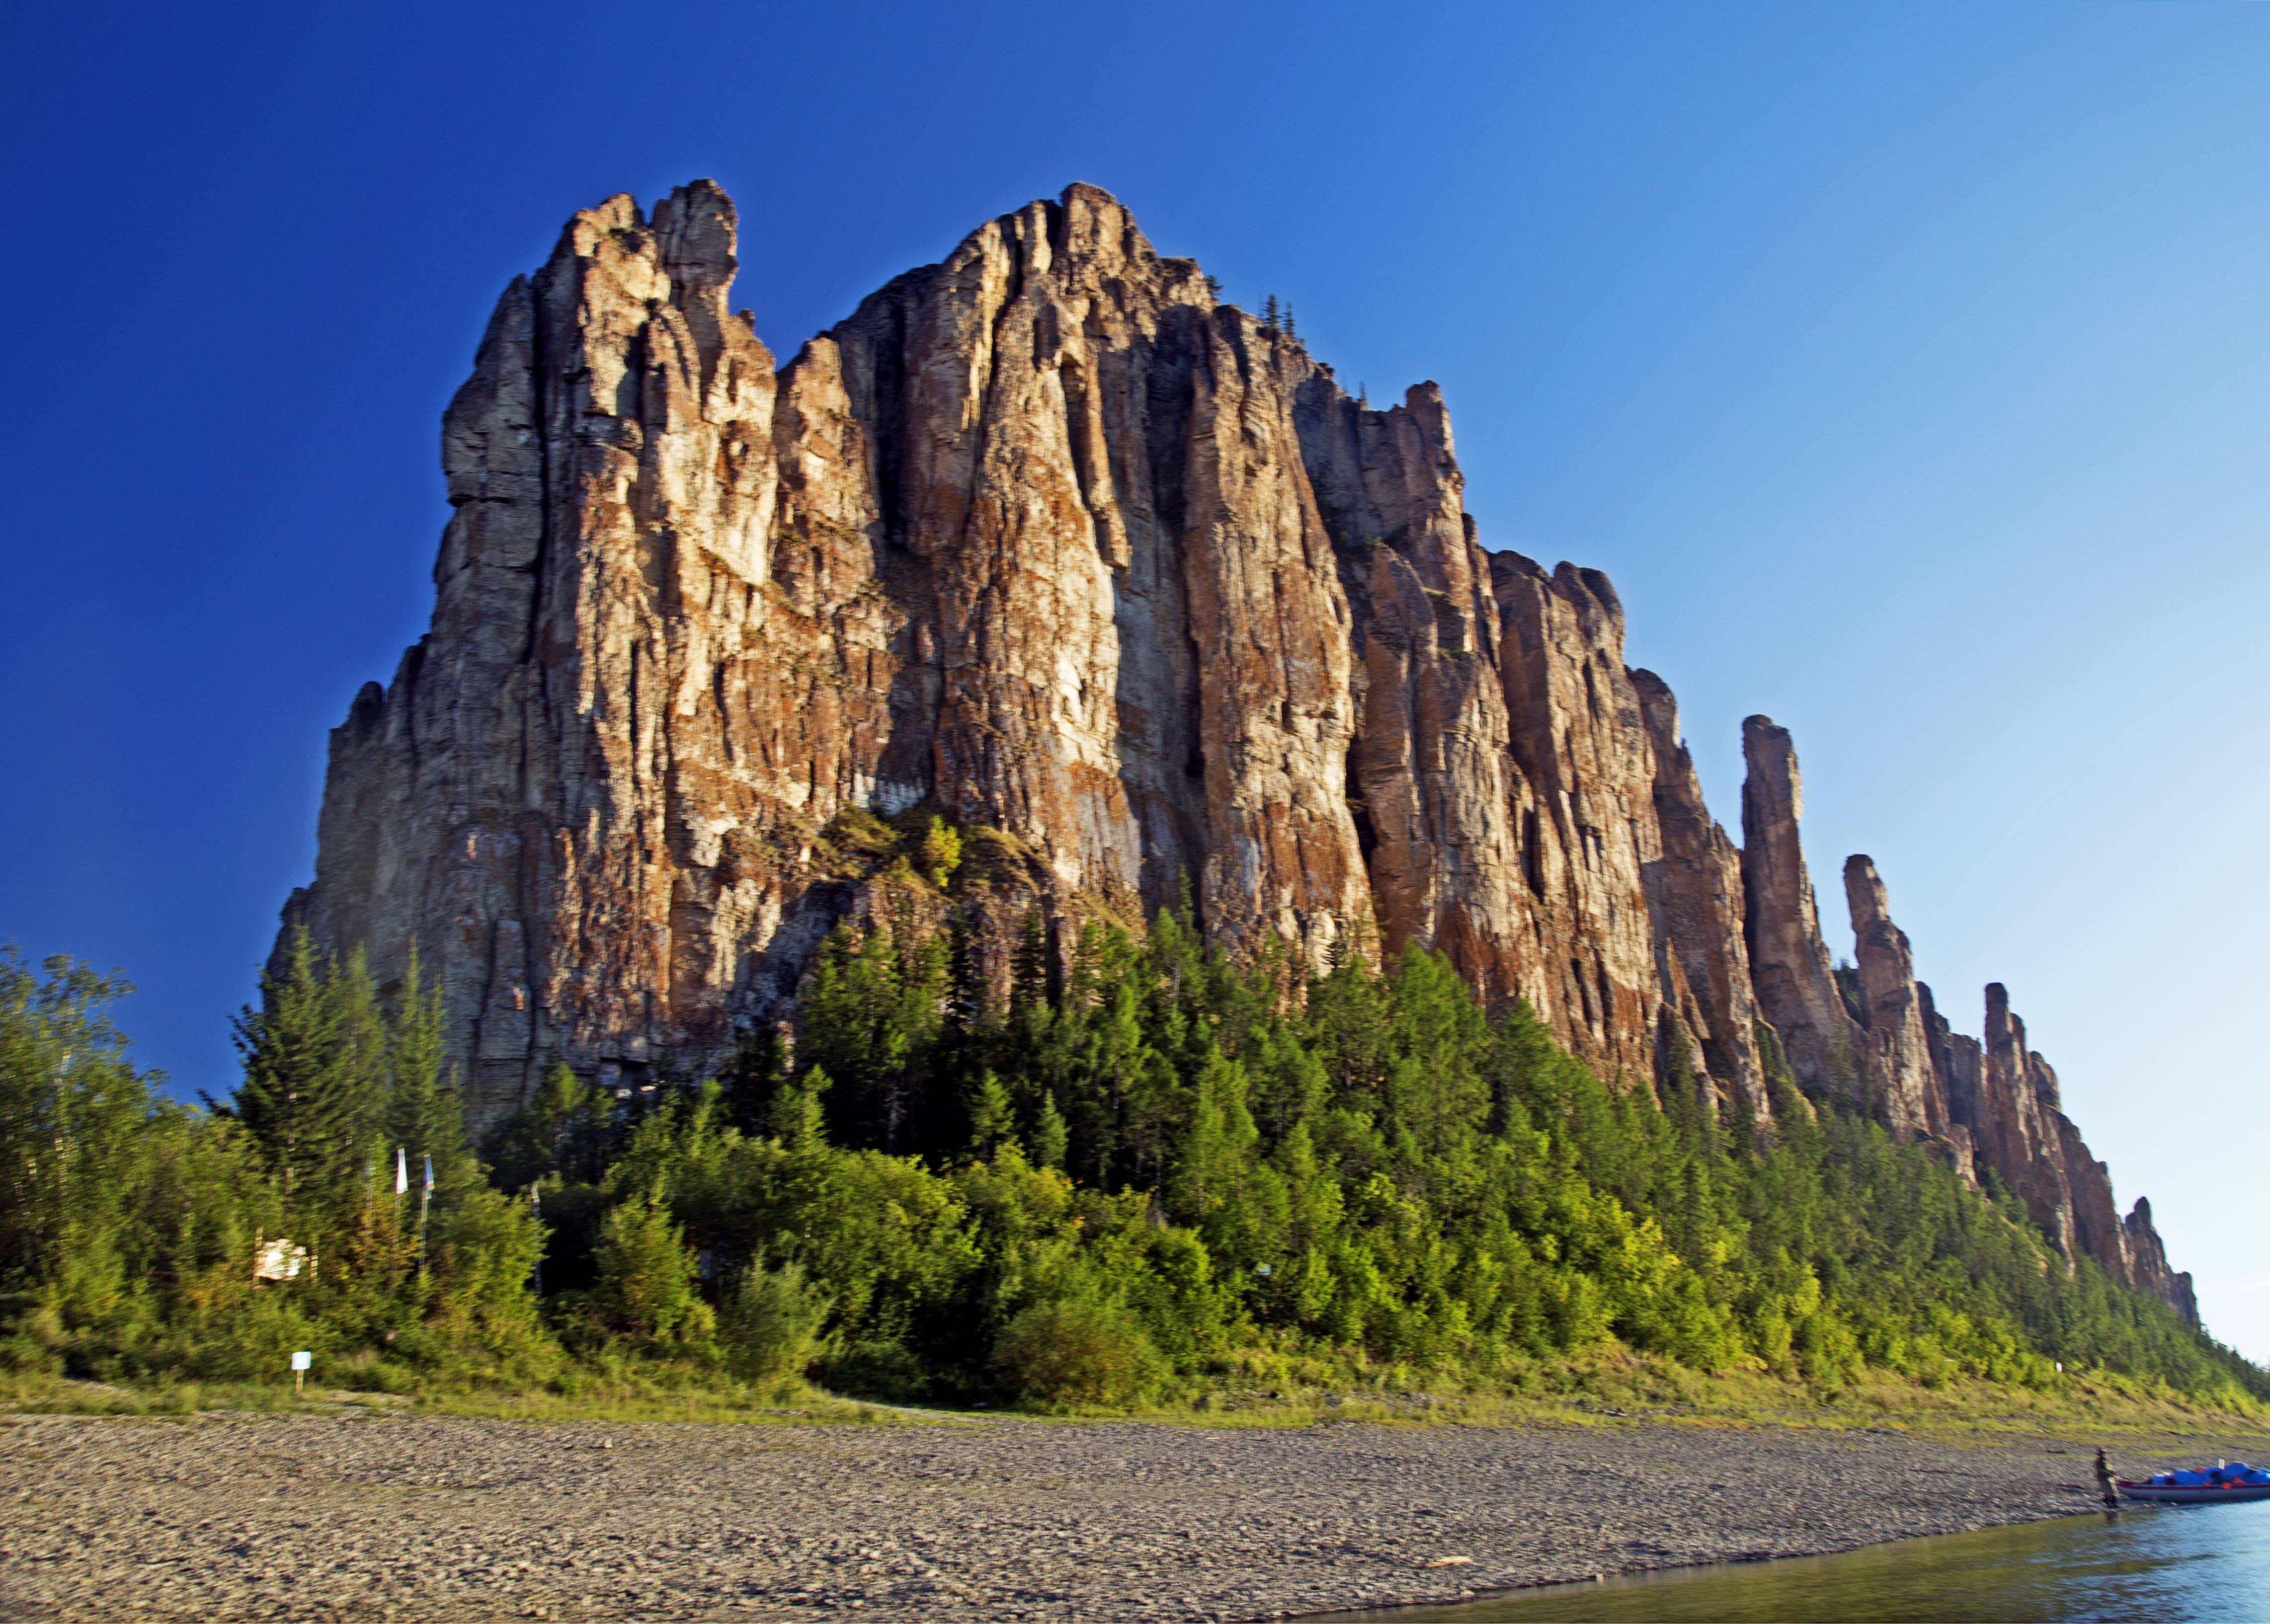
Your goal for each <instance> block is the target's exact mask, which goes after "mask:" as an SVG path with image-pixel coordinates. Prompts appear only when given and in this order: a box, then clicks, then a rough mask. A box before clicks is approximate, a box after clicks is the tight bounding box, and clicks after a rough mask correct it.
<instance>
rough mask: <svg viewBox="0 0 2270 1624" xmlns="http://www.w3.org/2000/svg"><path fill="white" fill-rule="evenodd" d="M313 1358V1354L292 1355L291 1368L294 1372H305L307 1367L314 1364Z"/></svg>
mask: <svg viewBox="0 0 2270 1624" xmlns="http://www.w3.org/2000/svg"><path fill="white" fill-rule="evenodd" d="M314 1362H315V1355H314V1354H313V1353H305V1352H301V1353H294V1354H293V1355H292V1368H293V1369H294V1370H305V1369H306V1368H308V1366H309V1365H311V1364H313V1363H314Z"/></svg>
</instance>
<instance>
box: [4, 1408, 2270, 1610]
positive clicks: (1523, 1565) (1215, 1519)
mask: <svg viewBox="0 0 2270 1624" xmlns="http://www.w3.org/2000/svg"><path fill="white" fill-rule="evenodd" d="M2084 1442H2085V1441H2083V1440H2081V1439H2078V1438H2073V1439H2059V1438H2041V1437H2010V1436H1996V1437H1993V1438H1992V1439H1991V1440H1989V1439H1987V1438H1984V1437H1981V1436H1977V1435H1971V1436H1968V1437H1963V1436H1955V1437H1945V1438H1925V1437H1917V1436H1911V1435H1906V1434H1903V1433H1895V1432H1830V1431H1815V1430H1809V1429H1801V1428H1780V1427H1774V1428H1756V1429H1736V1428H1722V1427H1701V1426H1687V1425H1672V1424H1661V1425H1651V1426H1635V1427H1537V1428H1479V1427H1380V1426H1373V1425H1360V1424H1342V1425H1332V1426H1316V1427H1302V1428H1297V1429H1288V1430H1265V1429H1259V1428H1255V1429H1232V1430H1223V1429H1211V1430H1209V1429H1198V1428H1191V1427H1167V1426H1154V1425H1143V1424H1135V1423H1083V1424H1077V1425H1071V1424H1067V1425H1046V1424H1040V1423H1034V1422H1025V1421H1013V1420H1002V1421H998V1422H986V1423H981V1424H976V1425H969V1426H906V1427H795V1426H783V1427H664V1426H617V1427H575V1426H538V1425H523V1424H516V1423H511V1422H502V1421H477V1420H420V1419H412V1418H407V1417H390V1418H380V1417H372V1418H370V1419H344V1418H342V1419H334V1418H330V1417H289V1418H287V1417H252V1416H245V1417H227V1418H199V1419H197V1420H195V1421H193V1422H188V1423H183V1422H177V1421H159V1420H98V1419H82V1418H73V1417H47V1416H30V1417H16V1418H8V1424H7V1425H5V1426H0V1617H4V1618H7V1619H11V1620H17V1619H22V1620H103V1621H104V1624H110V1621H112V1620H120V1619H127V1618H132V1619H180V1620H188V1619H196V1620H201V1621H207V1620H210V1621H215V1624H217V1621H219V1620H234V1619H295V1620H296V1619H335V1618H336V1619H348V1618H352V1619H353V1620H358V1624H361V1621H363V1620H385V1619H397V1620H404V1621H405V1624H426V1621H427V1620H475V1619H482V1620H486V1619H516V1618H537V1619H561V1620H582V1619H590V1620H608V1621H609V1624H615V1621H617V1620H625V1621H627V1620H671V1621H673V1624H676V1621H678V1620H790V1619H809V1618H816V1617H824V1616H849V1615H850V1614H852V1613H857V1616H859V1617H861V1618H866V1619H919V1620H938V1621H940V1624H946V1621H949V1620H1003V1619H1048V1620H1068V1619H1078V1620H1120V1619H1186V1620H1196V1619H1220V1620H1242V1619H1262V1618H1272V1617H1280V1616H1284V1615H1286V1614H1292V1613H1311V1612H1318V1611H1323V1610H1326V1609H1332V1608H1350V1607H1364V1606H1378V1605H1384V1604H1387V1603H1392V1602H1420V1601H1429V1600H1445V1599H1450V1598H1457V1597H1460V1596H1463V1595H1468V1594H1472V1593H1473V1592H1475V1591H1481V1590H1487V1589H1495V1588H1498V1587H1502V1586H1509V1585H1518V1584H1533V1583H1544V1582H1547V1581H1553V1580H1563V1579H1576V1578H1583V1577H1585V1576H1589V1575H1591V1574H1593V1573H1605V1572H1615V1571H1620V1570H1624V1569H1633V1568H1660V1567H1666V1566H1671V1565H1674V1564H1680V1563H1687V1562H1703V1561H1731V1560H1741V1559H1751V1558H1758V1557H1764V1556H1785V1555H1798V1554H1809V1553H1818V1552H1825V1551H1835V1550H1843V1549H1847V1548H1850V1547H1851V1546H1856V1545H1865V1544H1870V1543H1873V1542H1874V1541H1877V1540H1883V1539H1899V1538H1903V1537H1904V1536H1908V1535H1911V1534H1925V1533H1947V1532H1953V1531H1957V1530H1961V1529H1969V1528H1980V1527H1984V1526H1987V1525H1989V1524H2000V1523H2014V1522H2027V1521H2031V1520H2033V1519H2035V1518H2038V1517H2046V1516H2062V1515H2066V1514H2069V1513H2072V1512H2075V1511H2081V1510H2086V1509H2089V1507H2090V1505H2091V1499H2090V1490H2089V1488H2088V1462H2089V1457H2088V1455H2087V1454H2086V1453H2085V1452H2082V1445H2083V1443H2084ZM2056 1450H2067V1451H2072V1452H2069V1453H2063V1454H2059V1453H2053V1452H2052V1451H2056ZM2217 1454H2227V1455H2229V1456H2231V1457H2234V1458H2237V1457H2247V1456H2250V1455H2264V1456H2270V1445H2266V1444H2265V1443H2264V1442H2263V1441H2262V1440H2260V1439H2252V1440H2250V1439H2246V1438H2241V1437H2237V1436H2233V1437H2229V1438H2222V1437H2214V1438H2192V1439H2187V1440H2186V1439H2178V1438H2172V1437H2170V1438H2159V1439H2150V1440H2142V1441H2139V1440H2134V1439H2130V1440H2128V1441H2126V1442H2124V1443H2123V1444H2122V1445H2120V1446H2119V1447H2118V1448H2116V1450H2115V1461H2116V1464H2118V1465H2123V1466H2124V1467H2128V1468H2136V1467H2145V1466H2152V1465H2157V1464H2158V1463H2159V1462H2161V1461H2162V1460H2167V1459H2176V1458H2184V1459H2195V1458H2198V1457H2200V1456H2201V1455H2206V1456H2208V1457H2212V1456H2214V1455H2217Z"/></svg>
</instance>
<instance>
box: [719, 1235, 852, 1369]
mask: <svg viewBox="0 0 2270 1624" xmlns="http://www.w3.org/2000/svg"><path fill="white" fill-rule="evenodd" d="M826 1316H827V1302H826V1301H824V1300H823V1299H822V1298H821V1297H820V1294H819V1293H818V1292H816V1291H814V1290H813V1289H812V1286H811V1284H810V1283H809V1282H808V1281H807V1280H805V1277H804V1266H803V1265H802V1264H794V1263H790V1264H782V1265H781V1266H780V1267H779V1268H777V1269H768V1268H766V1267H765V1266H764V1264H761V1263H753V1264H750V1265H749V1266H748V1268H747V1269H746V1271H745V1272H743V1273H742V1275H741V1279H740V1282H739V1284H738V1287H737V1289H736V1290H735V1291H734V1294H733V1300H732V1304H731V1311H730V1313H729V1314H728V1316H727V1319H726V1325H725V1334H726V1345H727V1347H728V1349H729V1353H730V1357H731V1361H732V1366H733V1368H734V1370H735V1371H736V1372H737V1373H738V1374H739V1375H741V1376H746V1377H747V1378H748V1379H749V1380H750V1381H753V1382H759V1383H766V1384H768V1385H770V1384H777V1383H785V1382H790V1381H793V1380H795V1379H796V1378H797V1377H798V1376H802V1375H803V1374H804V1373H805V1369H806V1368H809V1367H810V1365H811V1363H812V1360H813V1359H814V1358H815V1357H816V1356H817V1355H818V1353H819V1352H820V1321H821V1320H822V1319H823V1318H825V1317H826Z"/></svg>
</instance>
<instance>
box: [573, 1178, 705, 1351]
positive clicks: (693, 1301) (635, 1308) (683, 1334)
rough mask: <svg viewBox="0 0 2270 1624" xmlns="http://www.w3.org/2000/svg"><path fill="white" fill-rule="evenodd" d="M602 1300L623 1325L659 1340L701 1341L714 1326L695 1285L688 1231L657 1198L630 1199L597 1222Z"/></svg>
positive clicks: (646, 1336) (639, 1334) (638, 1334)
mask: <svg viewBox="0 0 2270 1624" xmlns="http://www.w3.org/2000/svg"><path fill="white" fill-rule="evenodd" d="M599 1280H600V1287H599V1294H598V1295H599V1301H600V1302H601V1304H602V1306H604V1307H605V1309H607V1310H608V1311H609V1312H611V1313H612V1315H613V1316H615V1318H616V1319H617V1320H619V1322H620V1323H621V1324H622V1325H623V1326H624V1327H625V1329H627V1330H628V1331H631V1332H633V1333H634V1334H635V1335H637V1336H641V1337H644V1338H647V1339H649V1340H651V1341H655V1342H672V1341H681V1340H683V1341H694V1340H699V1339H703V1338H704V1336H705V1333H706V1332H707V1331H709V1330H710V1328H711V1327H712V1326H713V1325H714V1324H715V1316H713V1315H712V1314H711V1312H710V1309H709V1305H708V1303H706V1302H704V1301H701V1297H700V1295H699V1294H697V1293H696V1291H695V1289H694V1257H693V1254H692V1253H690V1252H689V1251H687V1250H686V1237H685V1232H684V1231H683V1230H682V1229H681V1228H680V1227H679V1225H678V1223H677V1221H676V1220H673V1219H672V1218H671V1215H670V1209H669V1208H668V1207H667V1206H664V1205H663V1204H662V1203H661V1202H659V1201H656V1200H651V1199H649V1200H635V1199H634V1200H630V1201H626V1202H624V1203H623V1204H622V1205H620V1206H618V1207H616V1208H615V1209H614V1210H613V1211H612V1212H609V1213H608V1214H607V1216H606V1220H605V1222H603V1223H602V1224H601V1225H600V1226H599Z"/></svg>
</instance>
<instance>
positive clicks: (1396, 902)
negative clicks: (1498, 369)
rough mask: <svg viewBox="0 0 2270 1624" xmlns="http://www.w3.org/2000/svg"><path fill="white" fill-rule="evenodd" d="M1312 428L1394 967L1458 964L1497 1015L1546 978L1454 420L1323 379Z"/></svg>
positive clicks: (1416, 402) (1309, 387) (1414, 395)
mask: <svg viewBox="0 0 2270 1624" xmlns="http://www.w3.org/2000/svg"><path fill="white" fill-rule="evenodd" d="M1295 420H1296V422H1297V423H1298V424H1299V426H1300V431H1301V449H1302V459H1303V461H1304V463H1306V465H1307V468H1308V471H1309V481H1310V483H1311V485H1312V486H1314V488H1315V490H1316V493H1317V509H1318V511H1319V512H1320V513H1321V514H1322V515H1324V522H1325V524H1326V527H1327V528H1328V529H1329V530H1331V532H1332V538H1333V543H1334V549H1335V552H1337V554H1338V556H1339V565H1340V574H1341V577H1342V579H1343V580H1344V581H1345V582H1346V585H1347V596H1348V600H1349V605H1350V608H1351V610H1352V611H1353V612H1354V618H1355V624H1354V641H1355V649H1356V654H1357V656H1358V664H1357V666H1356V668H1355V670H1354V672H1353V673H1352V678H1353V686H1354V690H1355V693H1356V694H1357V695H1358V702H1357V716H1358V718H1359V728H1358V732H1357V736H1356V739H1355V743H1354V748H1353V750H1352V752H1351V753H1350V756H1349V769H1350V770H1349V779H1350V782H1351V783H1352V785H1353V786H1354V790H1355V792H1356V794H1355V804H1356V805H1357V806H1358V807H1359V808H1360V809H1361V814H1362V817H1363V819H1364V821H1363V823H1362V824H1361V825H1360V826H1359V827H1360V829H1361V832H1362V834H1363V835H1364V850H1365V856H1366V858H1367V862H1368V866H1369V878H1370V882H1371V891H1372V897H1373V902H1374V907H1375V908H1376V911H1377V915H1378V923H1379V927H1380V930H1381V932H1382V935H1383V937H1384V946H1385V947H1386V949H1387V951H1389V952H1391V953H1392V952H1396V951H1398V950H1399V949H1400V948H1401V947H1402V946H1403V945H1405V944H1406V943H1407V942H1416V943H1418V944H1419V945H1421V946H1422V947H1425V948H1428V949H1430V950H1432V951H1435V952H1437V953H1444V954H1446V955H1448V956H1449V958H1450V960H1451V962H1452V963H1454V964H1456V965H1457V966H1458V969H1459V971H1460V973H1461V974H1463V975H1465V977H1466V978H1467V980H1468V981H1469V982H1470V983H1472V984H1473V987H1474V989H1475V990H1476V991H1478V992H1479V993H1480V994H1481V996H1482V997H1484V998H1485V999H1487V1000H1489V1001H1491V1002H1496V1001H1499V1000H1502V999H1506V998H1510V997H1514V996H1515V995H1516V994H1517V993H1519V992H1520V991H1522V990H1523V989H1524V983H1526V982H1530V981H1533V980H1534V979H1535V977H1534V975H1533V974H1531V972H1533V970H1534V968H1535V963H1534V960H1535V956H1536V955H1535V953H1534V952H1533V939H1534V931H1533V924H1532V919H1531V917H1530V898H1529V895H1528V892H1527V889H1526V887H1525V886H1524V885H1523V883H1522V879H1521V851H1520V844H1519V837H1518V827H1519V825H1518V818H1519V809H1520V808H1521V806H1522V805H1524V801H1525V800H1526V799H1527V798H1528V797H1529V787H1528V785H1527V784H1526V783H1525V782H1523V780H1522V777H1521V774H1520V771H1519V769H1518V768H1516V767H1515V765H1514V763H1513V760H1512V758H1511V757H1510V755H1508V753H1507V752H1506V736H1507V721H1506V709H1505V693H1504V689H1503V688H1502V686H1500V683H1499V680H1498V671H1497V640H1498V610H1497V600H1496V597H1495V593H1494V592H1493V590H1492V588H1491V583H1490V575H1489V564H1488V555H1487V554H1486V553H1485V552H1483V551H1482V550H1481V548H1480V546H1478V545H1476V544H1475V543H1474V541H1473V538H1472V535H1471V533H1470V532H1471V530H1472V522H1471V521H1470V520H1468V519H1467V517H1466V516H1465V507H1464V504H1463V501H1462V500H1461V496H1460V493H1461V492H1462V490H1463V489H1464V487H1465V479H1464V477H1463V476H1462V475H1461V474H1460V473H1459V471H1458V459H1457V456H1456V455H1455V453H1454V451H1453V450H1452V448H1451V443H1450V415H1449V413H1448V412H1445V411H1444V409H1443V399H1442V396H1441V393H1440V392H1439V391H1438V390H1437V389H1435V386H1434V385H1433V384H1431V383H1422V384H1419V385H1416V386H1414V387H1413V389H1410V390H1409V392H1408V393H1407V394H1406V397H1405V399H1404V404H1402V405H1399V406H1396V407H1394V408H1392V409H1391V410H1389V411H1384V412H1376V411H1372V410H1370V409H1369V408H1368V407H1364V406H1361V405H1358V404H1356V403H1355V402H1354V401H1352V400H1350V399H1349V398H1348V397H1347V396H1346V394H1345V393H1344V392H1343V391H1342V390H1341V389H1340V388H1339V385H1338V384H1336V383H1335V382H1332V375H1331V374H1329V373H1328V372H1326V371H1324V369H1323V368H1321V367H1319V368H1317V369H1316V370H1315V371H1314V372H1313V373H1312V374H1310V375H1309V377H1308V378H1307V379H1306V380H1305V381H1304V382H1302V385H1301V386H1300V389H1299V394H1298V398H1297V406H1296V416H1295Z"/></svg>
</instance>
